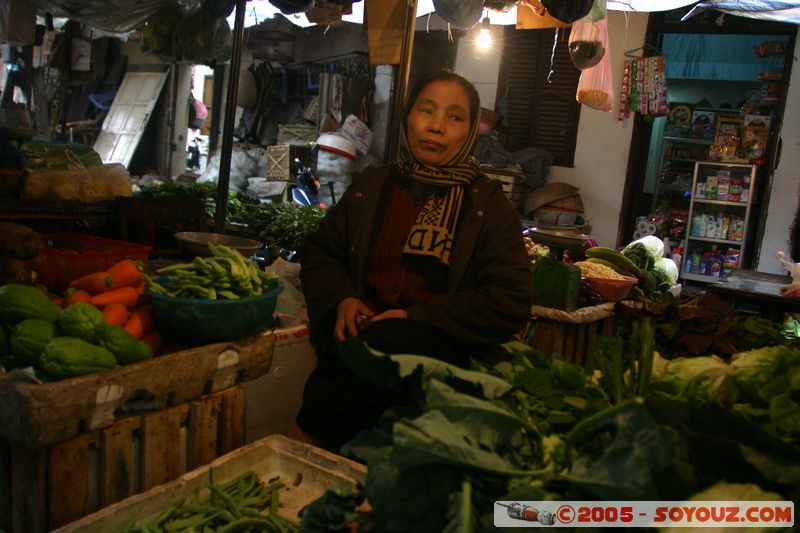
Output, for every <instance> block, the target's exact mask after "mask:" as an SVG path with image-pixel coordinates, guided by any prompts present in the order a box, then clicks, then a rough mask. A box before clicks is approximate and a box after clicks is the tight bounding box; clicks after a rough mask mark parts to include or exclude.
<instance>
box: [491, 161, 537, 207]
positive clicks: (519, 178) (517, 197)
mask: <svg viewBox="0 0 800 533" xmlns="http://www.w3.org/2000/svg"><path fill="white" fill-rule="evenodd" d="M481 172H483V173H484V174H486V175H487V176H488V177H489V178H491V179H493V180H497V181H499V182H501V183H502V184H503V192H504V193H505V194H506V196H507V197H508V199H509V200H511V203H512V204H514V207H516V208H517V210H518V211H519V212H520V213H521V212H522V210H523V209H524V207H525V199H526V198H527V197H528V178H527V177H525V175H524V174H522V173H521V172H516V171H504V170H499V169H492V170H491V171H487V170H485V169H481Z"/></svg>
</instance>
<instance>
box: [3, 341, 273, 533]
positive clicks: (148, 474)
mask: <svg viewBox="0 0 800 533" xmlns="http://www.w3.org/2000/svg"><path fill="white" fill-rule="evenodd" d="M274 346H275V340H274V334H273V332H272V331H265V332H261V333H258V334H256V335H252V336H250V337H245V338H242V339H238V340H236V341H231V342H220V343H214V344H209V345H206V346H201V347H197V348H191V349H187V350H181V351H178V352H173V353H170V354H166V355H162V356H160V357H156V358H154V359H149V360H147V361H143V362H141V363H136V364H133V365H127V366H122V367H119V368H116V369H113V370H109V371H107V372H98V373H95V374H89V375H86V376H80V377H76V378H72V379H66V380H62V381H56V382H52V383H31V382H28V381H26V380H25V378H24V376H20V375H19V374H12V375H10V374H0V529H5V530H12V531H26V532H27V531H44V530H46V529H47V528H53V527H57V526H59V525H63V524H64V523H66V522H68V521H70V520H75V519H77V518H79V517H81V516H83V515H85V514H87V513H88V512H91V511H94V510H96V509H99V508H100V507H103V506H105V505H108V504H110V503H113V502H115V501H118V500H120V499H122V498H123V497H126V496H128V495H130V494H134V493H136V492H140V491H141V490H145V489H147V488H149V487H151V486H153V485H155V484H157V483H163V482H165V481H169V480H171V479H174V478H175V477H176V476H177V475H178V474H180V473H181V472H185V471H186V469H187V468H194V467H195V466H198V465H201V464H205V463H207V462H208V461H209V460H211V459H213V458H214V457H216V456H217V455H219V454H220V453H224V452H225V451H229V450H231V449H233V448H235V447H237V446H240V445H241V444H242V443H243V442H244V440H243V439H244V433H243V432H244V420H245V418H244V417H245V411H244V392H243V389H241V388H239V387H238V384H240V383H242V382H246V381H250V380H253V379H256V378H258V377H260V376H263V375H264V374H266V373H267V372H268V371H269V369H270V366H271V364H272V356H273V351H274ZM143 410H149V411H150V412H148V413H147V414H141V413H142V411H143ZM126 413H134V414H132V415H126ZM164 435H166V436H164ZM173 448H174V449H173ZM175 450H178V451H175ZM176 453H177V455H175V454H176ZM176 457H177V458H176ZM154 461H155V462H154ZM159 461H161V462H159ZM176 464H177V465H178V466H176ZM98 465H99V466H98ZM94 470H99V473H97V472H94V473H93V471H94ZM64 472H66V473H64ZM59 476H61V477H59ZM65 479H68V480H69V482H66V481H64V480H65ZM152 479H155V481H149V480H152ZM73 500H74V501H73Z"/></svg>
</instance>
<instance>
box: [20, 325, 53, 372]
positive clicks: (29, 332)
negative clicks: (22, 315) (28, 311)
mask: <svg viewBox="0 0 800 533" xmlns="http://www.w3.org/2000/svg"><path fill="white" fill-rule="evenodd" d="M55 336H56V327H55V324H53V323H52V322H48V321H47V320H42V319H40V318H28V319H26V320H23V321H22V322H20V323H19V324H17V325H16V326H14V331H13V332H11V351H12V352H13V353H14V355H15V356H16V357H17V358H19V359H21V360H23V361H25V363H27V364H29V365H34V366H38V365H39V357H40V356H41V355H42V352H43V351H44V347H45V346H47V343H48V342H50V341H51V340H53V337H55Z"/></svg>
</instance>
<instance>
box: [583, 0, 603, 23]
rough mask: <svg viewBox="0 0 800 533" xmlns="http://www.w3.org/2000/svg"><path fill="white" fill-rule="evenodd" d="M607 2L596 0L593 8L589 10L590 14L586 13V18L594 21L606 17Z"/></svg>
mask: <svg viewBox="0 0 800 533" xmlns="http://www.w3.org/2000/svg"><path fill="white" fill-rule="evenodd" d="M606 3H607V0H594V4H592V9H591V11H589V14H588V15H586V18H587V19H589V20H591V21H592V22H597V21H598V20H602V19H604V18H606Z"/></svg>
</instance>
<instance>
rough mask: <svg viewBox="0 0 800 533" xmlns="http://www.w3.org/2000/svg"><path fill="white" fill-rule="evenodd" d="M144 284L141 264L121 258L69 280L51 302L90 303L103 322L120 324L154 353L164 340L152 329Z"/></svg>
mask: <svg viewBox="0 0 800 533" xmlns="http://www.w3.org/2000/svg"><path fill="white" fill-rule="evenodd" d="M144 285H145V283H144V277H143V274H142V266H141V263H139V262H137V261H133V260H132V259H123V260H122V261H119V262H118V263H116V264H114V265H113V266H111V267H110V268H109V269H108V270H105V271H103V272H92V273H90V274H86V275H85V276H81V277H80V278H78V279H75V280H72V281H71V282H70V284H69V289H67V291H66V292H65V294H64V296H63V297H61V298H57V299H56V300H54V302H55V303H56V304H57V305H59V306H61V307H68V306H70V305H72V304H74V303H77V302H88V303H90V304H92V305H94V306H95V307H97V308H98V309H100V310H101V311H102V312H103V316H104V317H105V319H106V323H107V324H109V325H112V326H120V327H122V328H123V329H125V330H126V331H127V332H128V333H130V334H131V335H133V336H134V337H135V338H137V339H139V340H141V341H142V342H144V343H147V344H148V345H149V346H150V349H151V350H152V353H153V355H157V354H158V352H159V350H160V349H161V346H162V345H163V343H164V339H163V337H162V335H161V334H160V333H159V332H158V330H156V329H154V328H153V311H152V308H151V306H150V305H149V302H148V301H147V297H146V295H145V294H144Z"/></svg>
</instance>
